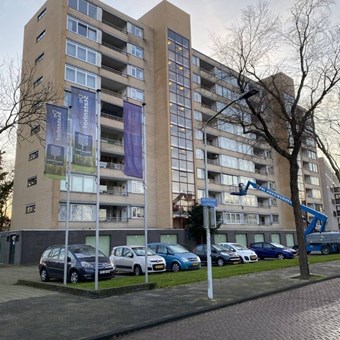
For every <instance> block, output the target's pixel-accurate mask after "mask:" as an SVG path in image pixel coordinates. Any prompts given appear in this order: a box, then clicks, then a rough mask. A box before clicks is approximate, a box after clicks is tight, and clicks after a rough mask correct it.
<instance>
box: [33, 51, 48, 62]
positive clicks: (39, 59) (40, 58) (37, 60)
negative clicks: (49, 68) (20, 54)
mask: <svg viewBox="0 0 340 340" xmlns="http://www.w3.org/2000/svg"><path fill="white" fill-rule="evenodd" d="M44 57H45V53H41V54H40V55H39V56H38V57H37V58H36V59H35V61H34V62H35V64H36V65H37V64H38V63H40V62H41V61H42V60H43V59H44Z"/></svg>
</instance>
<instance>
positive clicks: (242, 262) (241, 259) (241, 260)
mask: <svg viewBox="0 0 340 340" xmlns="http://www.w3.org/2000/svg"><path fill="white" fill-rule="evenodd" d="M239 263H241V264H244V263H245V262H244V260H243V257H242V256H240V262H239Z"/></svg>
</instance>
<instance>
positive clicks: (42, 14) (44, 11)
mask: <svg viewBox="0 0 340 340" xmlns="http://www.w3.org/2000/svg"><path fill="white" fill-rule="evenodd" d="M46 12H47V8H46V7H45V8H44V9H43V10H42V11H41V12H40V13H39V15H38V17H37V21H40V20H41V19H42V17H43V16H44V15H45V14H46Z"/></svg>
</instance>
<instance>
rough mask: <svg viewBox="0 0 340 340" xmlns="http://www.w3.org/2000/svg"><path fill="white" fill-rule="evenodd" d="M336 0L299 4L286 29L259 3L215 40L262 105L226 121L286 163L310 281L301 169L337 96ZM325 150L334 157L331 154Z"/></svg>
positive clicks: (303, 269)
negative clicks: (321, 117)
mask: <svg viewBox="0 0 340 340" xmlns="http://www.w3.org/2000/svg"><path fill="white" fill-rule="evenodd" d="M332 4H334V1H331V0H297V1H296V2H295V3H294V5H293V6H292V8H291V9H290V14H289V15H287V18H288V19H286V21H285V22H284V23H283V22H282V20H281V18H280V17H279V16H278V15H274V14H273V13H272V12H271V11H270V10H269V4H268V3H267V2H265V1H258V2H257V3H256V5H251V6H248V7H247V8H246V9H244V10H243V11H242V20H241V21H240V23H237V24H235V25H233V26H232V27H231V28H230V29H229V30H228V32H227V35H226V37H223V38H221V37H219V36H215V37H213V40H214V47H215V51H216V53H217V56H218V58H219V59H220V60H221V62H223V63H224V64H226V65H228V66H229V67H230V68H231V69H234V70H235V71H237V73H238V75H237V77H238V78H237V83H238V87H239V90H240V92H246V91H247V90H248V89H249V87H257V89H258V90H260V92H261V96H259V98H258V100H257V101H256V102H254V101H253V100H252V101H249V100H247V104H248V107H249V110H250V112H251V114H250V117H251V118H250V119H245V118H247V117H246V116H245V114H244V113H242V110H238V111H235V113H234V114H229V115H224V119H225V120H228V121H230V122H233V123H237V124H239V125H241V126H242V127H243V131H244V133H245V134H254V135H255V136H256V137H257V139H258V140H262V141H264V142H266V143H267V144H268V145H270V147H271V148H272V149H274V150H275V151H276V153H277V154H278V155H280V157H281V159H282V160H284V159H285V160H286V161H288V168H289V179H290V194H291V200H292V205H293V213H294V219H295V225H296V232H297V241H298V247H299V255H300V256H299V264H300V274H301V278H302V279H308V278H309V276H310V273H309V266H308V261H307V252H306V248H305V241H304V222H303V219H302V217H301V210H300V199H299V187H298V171H299V166H300V165H299V154H300V152H301V147H302V145H303V143H304V142H306V141H309V140H312V141H314V142H317V143H318V144H319V146H320V145H321V143H322V138H321V135H319V134H318V133H317V130H316V128H315V126H316V121H317V117H318V114H319V113H320V112H321V111H322V103H323V102H324V101H325V100H326V99H327V97H330V96H331V95H332V94H334V93H338V91H339V81H340V58H339V57H340V34H339V33H340V30H339V27H337V26H332V23H331V21H330V14H331V12H330V8H331V6H332ZM323 151H324V152H325V154H326V155H329V150H327V148H324V149H323Z"/></svg>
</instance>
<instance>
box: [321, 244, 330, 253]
mask: <svg viewBox="0 0 340 340" xmlns="http://www.w3.org/2000/svg"><path fill="white" fill-rule="evenodd" d="M330 253H331V247H330V246H329V245H328V244H325V245H324V246H322V247H321V254H322V255H329V254H330Z"/></svg>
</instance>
